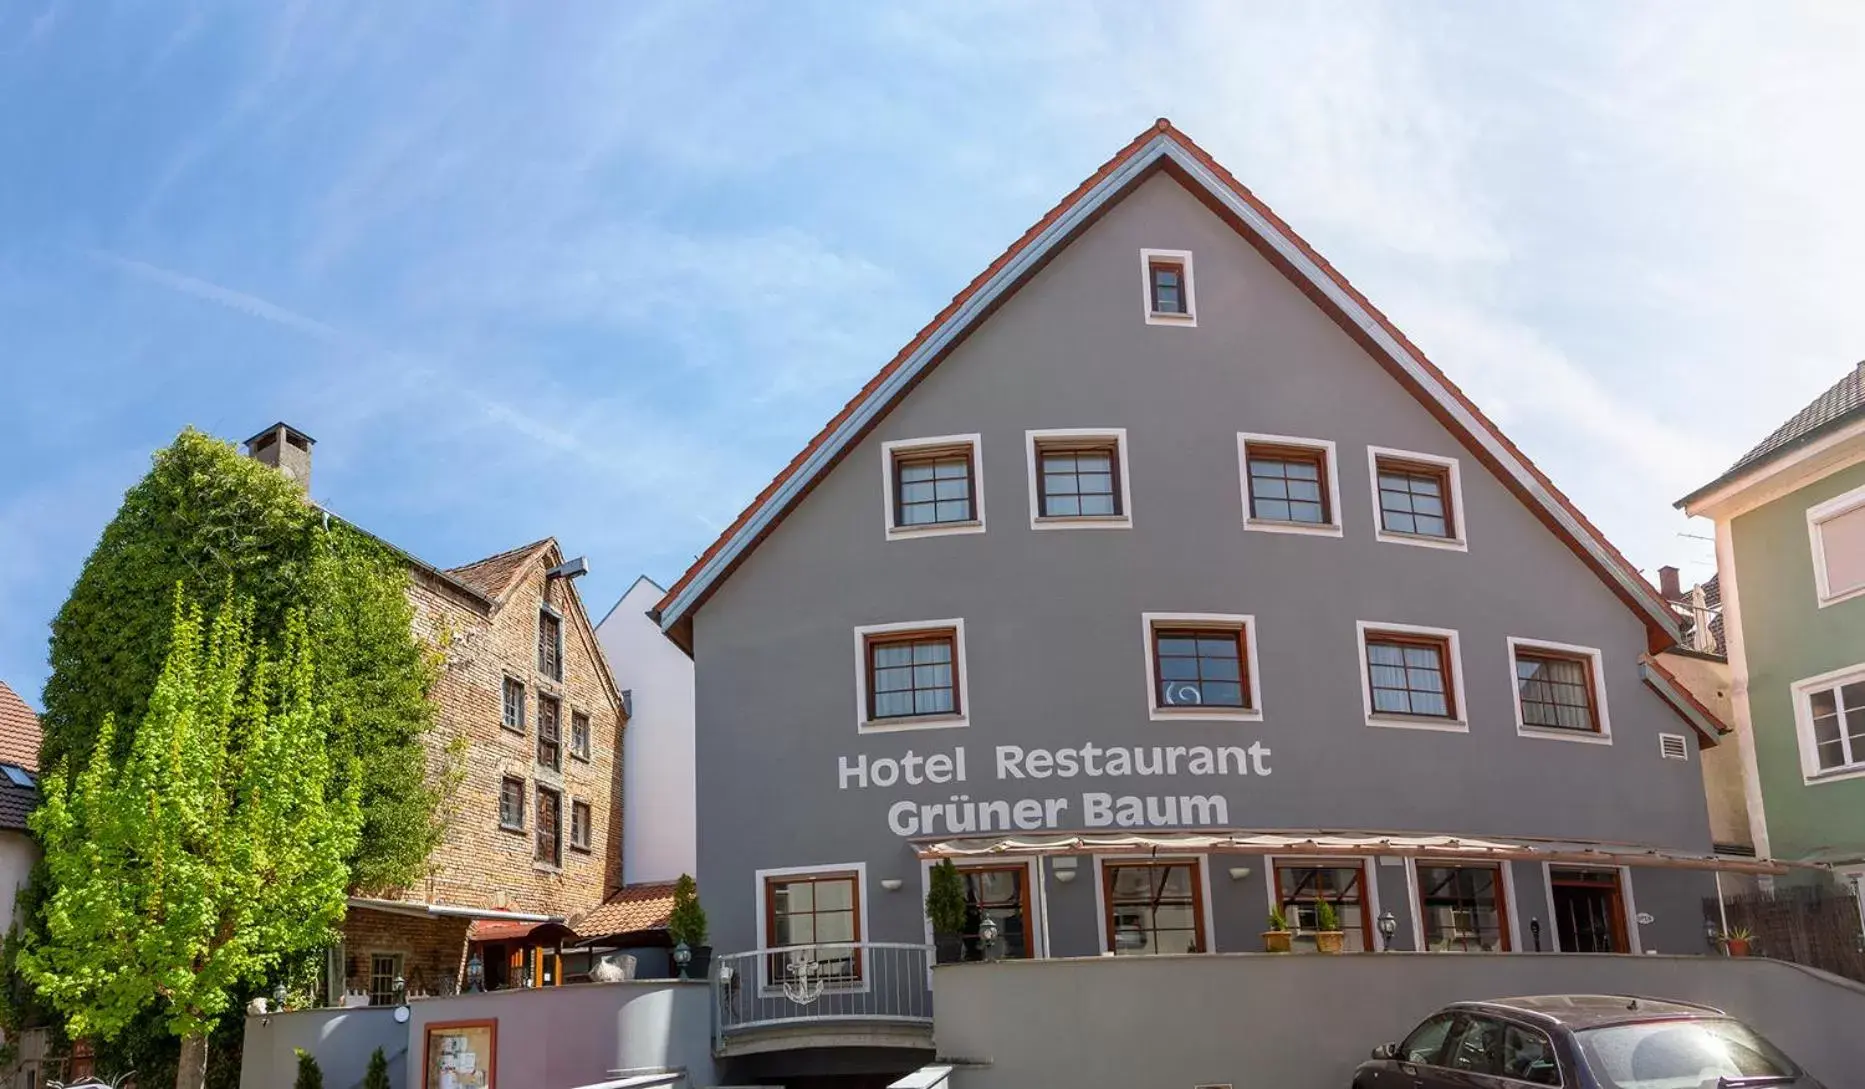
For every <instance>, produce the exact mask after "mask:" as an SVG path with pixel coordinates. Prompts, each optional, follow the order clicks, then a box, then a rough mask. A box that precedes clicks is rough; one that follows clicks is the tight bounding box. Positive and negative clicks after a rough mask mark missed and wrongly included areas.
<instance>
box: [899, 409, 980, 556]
mask: <svg viewBox="0 0 1865 1089" xmlns="http://www.w3.org/2000/svg"><path fill="white" fill-rule="evenodd" d="M983 445H984V444H983V442H982V441H981V440H980V438H979V437H978V436H977V435H976V434H971V435H940V436H936V437H933V438H925V439H895V440H893V441H891V442H884V443H882V444H881V500H882V502H881V524H882V525H883V526H884V527H886V530H887V539H888V540H890V541H898V540H903V539H905V538H909V537H949V536H952V535H954V534H959V533H983V532H984V449H983ZM959 446H965V447H970V449H971V515H972V517H971V520H970V521H968V522H938V523H934V524H932V525H926V526H899V525H895V524H894V459H895V458H896V457H911V456H912V455H913V454H914V453H916V452H918V451H924V450H936V449H940V448H944V447H959Z"/></svg>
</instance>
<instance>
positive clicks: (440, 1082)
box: [421, 1018, 499, 1089]
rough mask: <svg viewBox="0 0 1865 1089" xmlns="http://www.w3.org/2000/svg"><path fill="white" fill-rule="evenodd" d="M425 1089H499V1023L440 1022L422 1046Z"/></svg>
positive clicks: (422, 1084) (494, 1021) (488, 1021)
mask: <svg viewBox="0 0 1865 1089" xmlns="http://www.w3.org/2000/svg"><path fill="white" fill-rule="evenodd" d="M421 1054H422V1060H421V1062H422V1066H421V1069H422V1076H421V1089H498V1069H499V1022H498V1020H497V1019H496V1018H494V1019H491V1020H485V1021H436V1022H434V1023H433V1024H431V1025H428V1026H427V1033H426V1039H425V1040H424V1041H423V1044H422V1047H421Z"/></svg>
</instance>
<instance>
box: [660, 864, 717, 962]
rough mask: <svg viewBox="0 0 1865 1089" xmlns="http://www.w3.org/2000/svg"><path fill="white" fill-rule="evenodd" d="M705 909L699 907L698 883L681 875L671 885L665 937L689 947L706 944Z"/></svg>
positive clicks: (688, 875) (689, 876)
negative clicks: (670, 900)
mask: <svg viewBox="0 0 1865 1089" xmlns="http://www.w3.org/2000/svg"><path fill="white" fill-rule="evenodd" d="M706 933H707V930H706V909H705V908H702V907H700V906H699V883H698V882H696V881H694V880H693V875H692V874H688V873H683V874H681V875H680V879H679V880H678V881H675V882H674V884H673V908H672V910H670V911H669V912H668V913H667V936H668V937H669V938H671V939H673V940H674V941H676V942H685V943H686V944H687V945H688V946H689V947H697V946H701V945H705V944H706Z"/></svg>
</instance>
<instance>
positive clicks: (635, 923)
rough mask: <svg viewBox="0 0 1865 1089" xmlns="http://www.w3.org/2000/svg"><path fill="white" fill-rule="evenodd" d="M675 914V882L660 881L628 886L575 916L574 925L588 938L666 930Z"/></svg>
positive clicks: (579, 934) (578, 933) (579, 933)
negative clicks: (582, 913)
mask: <svg viewBox="0 0 1865 1089" xmlns="http://www.w3.org/2000/svg"><path fill="white" fill-rule="evenodd" d="M672 915H673V882H672V881H656V882H652V883H648V884H639V885H628V886H626V887H624V888H623V889H621V890H620V891H619V892H616V893H613V894H611V895H610V896H609V898H608V899H607V900H604V901H603V902H602V903H601V904H599V905H597V906H596V907H594V908H592V909H590V911H589V912H588V913H587V914H584V915H579V916H576V917H575V918H572V919H571V920H570V925H571V926H572V927H574V928H575V930H576V933H577V935H578V936H579V937H581V938H584V939H585V940H587V939H590V938H606V937H608V936H610V935H612V934H635V933H639V932H641V931H643V930H664V929H666V926H667V920H668V919H669V918H671V917H672Z"/></svg>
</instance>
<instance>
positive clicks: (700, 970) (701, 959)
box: [675, 945, 712, 979]
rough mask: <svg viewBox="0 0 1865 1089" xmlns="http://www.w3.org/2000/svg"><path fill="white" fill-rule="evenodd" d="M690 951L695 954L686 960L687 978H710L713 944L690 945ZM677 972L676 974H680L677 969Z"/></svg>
mask: <svg viewBox="0 0 1865 1089" xmlns="http://www.w3.org/2000/svg"><path fill="white" fill-rule="evenodd" d="M688 951H689V952H691V953H692V954H693V959H692V960H689V961H687V962H686V978H688V979H706V978H708V974H709V973H710V972H711V971H712V946H710V945H695V946H690V947H689V948H688ZM675 974H676V975H678V974H679V973H678V971H677V970H676V972H675Z"/></svg>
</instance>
